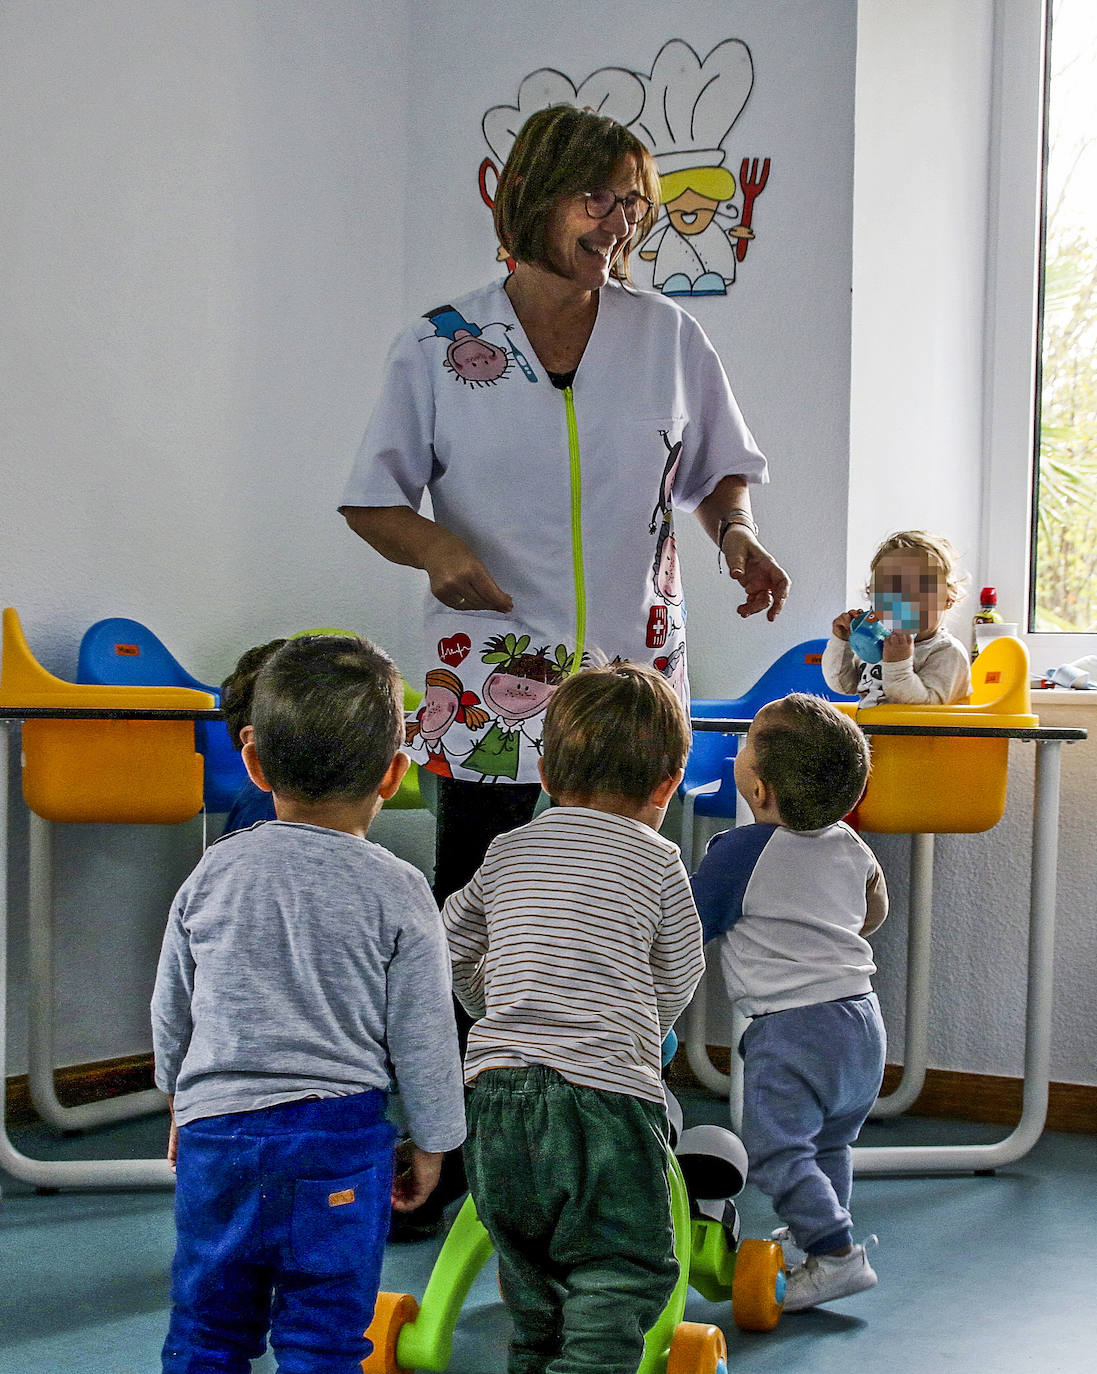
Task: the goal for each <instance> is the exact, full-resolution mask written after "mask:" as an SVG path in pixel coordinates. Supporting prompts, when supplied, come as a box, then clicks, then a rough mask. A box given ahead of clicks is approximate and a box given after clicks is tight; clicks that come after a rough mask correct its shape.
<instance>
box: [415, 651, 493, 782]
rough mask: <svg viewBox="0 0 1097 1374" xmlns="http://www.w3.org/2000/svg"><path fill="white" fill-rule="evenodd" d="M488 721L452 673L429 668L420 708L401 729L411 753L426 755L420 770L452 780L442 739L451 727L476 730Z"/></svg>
mask: <svg viewBox="0 0 1097 1374" xmlns="http://www.w3.org/2000/svg"><path fill="white" fill-rule="evenodd" d="M489 719H490V716H489V714H488V712H487V711H485V710H484V709H483V708H482V707H481V705H480V698H479V697H478V696H477V695H476V693H475V692H466V691H465V686H464V683H463V682H462V681H461V679H460V678H459V677H458V676H457V674H456V673H454V672H451V671H450V669H449V668H432V669H431V670H430V672H428V673H427V676H426V691H425V692H424V693H423V701H422V704H421V705H420V707H419V709H418V711H416V713H415V716H414V718H413V719H412V720H409V721H408V722H407V724H406V726H405V727H404V735H405V741H406V743H407V746H408V748H409V749H410V750H411V751H412V752H413V753H415V752H418V750H419V749H424V750H425V751H426V758H425V760H424V761H423V762H422V764H420V767H422V768H425V769H426V770H427V772H428V773H437V774H438V776H439V777H440V778H452V777H453V769H452V768H451V767H450V761H449V755H448V753H447V752H446V747H445V745H444V744H443V743H442V736H443V735H445V733H446V731H447V730H448V729H449V728H450V726H451V725H453V724H455V723H456V724H457V725H463V726H465V727H466V729H469V730H479V729H480V728H481V727H482V726H484V725H486V724H487V722H488V720H489Z"/></svg>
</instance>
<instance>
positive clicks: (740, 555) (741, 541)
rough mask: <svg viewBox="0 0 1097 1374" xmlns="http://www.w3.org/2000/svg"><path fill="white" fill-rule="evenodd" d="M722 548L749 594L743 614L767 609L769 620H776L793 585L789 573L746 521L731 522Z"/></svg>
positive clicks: (730, 568)
mask: <svg viewBox="0 0 1097 1374" xmlns="http://www.w3.org/2000/svg"><path fill="white" fill-rule="evenodd" d="M722 551H723V555H724V562H725V563H726V564H727V569H728V573H729V575H730V576H731V577H732V578H733V579H734V580H735V581H736V582H738V583H739V585H740V586H741V587H742V588H743V590H744V591H745V592H746V594H747V599H746V600H745V601H744V602H743V604H742V605H741V606H740V607H739V608H738V610H739V614H740V615H741V616H742V617H743V618H744V619H745V618H746V617H747V616H748V615H757V614H758V612H759V611H765V613H766V619H767V620H776V619H777V617H778V616H779V615H780V614H781V608H782V607H783V606H784V604H785V601H786V599H787V597H788V593H789V587H790V586H791V583H790V581H789V575H788V573H787V572H785V570H784V568H782V567H781V565H780V564H779V563H778V562H777V561H776V560H775V559H774V558H773V557H772V556H771V555H770V554H769V553H767V551H766V550H765V549H764V548H763V547H762V545H761V544H759V542H758V540H757V539H756V538H755V537H754V535H752V534H751V532H750V531H749V530H748V529H747V528H746V526H745V525H733V526H731V528H730V529H729V530H728V531H727V533H726V534H725V535H724V542H723V545H722Z"/></svg>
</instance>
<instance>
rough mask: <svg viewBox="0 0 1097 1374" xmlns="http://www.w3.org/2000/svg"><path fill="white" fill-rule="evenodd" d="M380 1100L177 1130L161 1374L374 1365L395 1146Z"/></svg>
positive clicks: (334, 1102) (351, 1370) (333, 1371)
mask: <svg viewBox="0 0 1097 1374" xmlns="http://www.w3.org/2000/svg"><path fill="white" fill-rule="evenodd" d="M386 1100H387V1098H386V1094H385V1093H383V1092H380V1091H376V1090H374V1091H370V1092H363V1093H357V1094H355V1095H353V1096H351V1097H327V1098H310V1099H307V1100H305V1101H300V1102H289V1103H285V1104H283V1105H281V1106H277V1107H268V1108H266V1109H264V1110H262V1111H256V1112H236V1113H233V1114H231V1115H228V1116H212V1117H204V1118H202V1119H200V1120H198V1121H192V1122H190V1123H188V1124H187V1125H185V1126H183V1127H181V1128H180V1131H179V1159H178V1166H177V1173H176V1191H175V1226H176V1234H177V1243H176V1251H175V1262H174V1264H173V1265H172V1285H171V1298H172V1311H171V1321H170V1324H169V1327H168V1336H167V1340H166V1341H165V1343H164V1349H163V1355H162V1359H163V1371H164V1374H247V1371H249V1370H250V1369H251V1361H252V1360H253V1359H256V1358H258V1357H259V1356H260V1355H261V1354H262V1353H263V1351H264V1350H265V1349H266V1340H267V1333H268V1331H269V1333H270V1342H271V1347H272V1348H273V1350H274V1353H275V1355H276V1357H277V1359H278V1368H279V1370H281V1371H284V1374H344V1371H345V1374H359V1369H360V1362H361V1361H362V1360H363V1359H364V1358H365V1356H366V1355H367V1354H369V1351H370V1342H369V1341H367V1340H365V1339H364V1333H365V1330H366V1327H367V1326H368V1325H369V1323H370V1321H371V1320H372V1318H373V1308H374V1304H375V1302H376V1300H377V1287H378V1284H379V1283H380V1279H381V1258H382V1255H383V1253H384V1244H385V1234H386V1231H387V1229H388V1216H389V1199H390V1196H391V1192H392V1150H393V1143H394V1139H395V1132H394V1131H393V1128H392V1127H391V1126H390V1124H389V1123H388V1122H387V1121H386V1120H385V1106H386Z"/></svg>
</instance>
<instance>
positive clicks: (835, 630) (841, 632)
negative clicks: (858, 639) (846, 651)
mask: <svg viewBox="0 0 1097 1374" xmlns="http://www.w3.org/2000/svg"><path fill="white" fill-rule="evenodd" d="M861 614H862V612H861V611H860V610H859V609H857V610H852V611H843V612H842V614H841V615H840V616H838V617H837V618H836V619H835V620H833V621H831V626H830V631H831V634H833V636H834V638H835V639H840V640H842V642H843V643H847V644H848V643H849V627H850V626H851V625H852V624H853V622H854V621H855V620H856V619H857V617H858V616H859V615H861Z"/></svg>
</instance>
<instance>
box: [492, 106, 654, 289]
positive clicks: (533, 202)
mask: <svg viewBox="0 0 1097 1374" xmlns="http://www.w3.org/2000/svg"><path fill="white" fill-rule="evenodd" d="M628 159H632V160H633V161H634V162H635V163H636V173H637V177H638V179H639V182H640V189H641V190H642V192H643V194H644V195H645V196H646V197H647V198H648V200H650V201H651V209H650V210H649V211H648V213H647V214H646V215H645V216H644V218H643V219H642V220H641V221H640V223H639V224H638V225H637V226H636V228H635V230H634V231H633V233H632V236H631V237H630V238H629V240H628V242H627V243H626V244H625V247H624V248H623V249H622V250H621V252H620V254H619V255H618V257H617V258H616V260H615V261H614V264H613V267H612V268H611V272H612V275H613V276H615V277H617V278H618V279H619V280H620V281H628V279H629V275H628V259H629V253H630V251H631V249H632V248H633V247H634V246H635V245H636V244H638V243H639V242H640V240H641V239H642V238H643V237H644V235H645V234H647V233H648V231H649V230H650V229H651V227H652V225H653V224H654V223H655V216H656V215H657V213H658V211H659V173H658V172H657V171H656V169H655V161H654V159H653V158H652V156H651V153H650V152H648V150H647V148H646V147H645V146H644V144H643V143H641V142H640V140H639V139H638V138H637V137H636V135H635V134H634V133H632V131H631V130H629V129H626V128H625V126H624V125H623V124H618V123H617V121H616V120H615V119H610V118H609V117H608V116H607V115H599V114H595V113H594V112H593V110H578V109H576V108H575V106H574V105H549V106H547V107H546V108H545V109H543V110H537V111H536V112H535V113H534V114H531V115H530V117H529V118H528V119H527V120H526V122H525V123H524V124H523V125H522V127H521V129H520V130H519V131H518V136H517V137H516V138H515V140H514V146H513V148H512V149H511V152H510V156H509V157H508V158H507V160H506V163H505V164H504V166H503V170H502V171H501V172H500V173H499V185H498V187H497V188H496V191H495V209H494V215H495V232H496V234H497V235H498V236H499V242H500V243H501V244H502V245H503V247H504V248H505V249H506V251H507V252H508V253H509V254H510V256H511V257H512V258H514V259H515V260H516V261H518V262H532V263H544V262H546V261H547V259H548V244H547V242H546V237H545V230H546V228H547V227H548V221H549V216H550V215H551V213H552V211H553V209H554V208H555V206H556V205H557V204H558V203H559V201H560V200H561V199H562V198H563V197H565V196H572V195H576V194H578V193H579V192H580V191H596V190H598V189H599V188H600V187H603V186H605V185H607V184H608V183H609V182H610V181H612V180H613V177H614V175H615V174H616V172H617V170H618V168H619V167H620V166H621V163H622V162H624V161H626V160H628Z"/></svg>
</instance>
